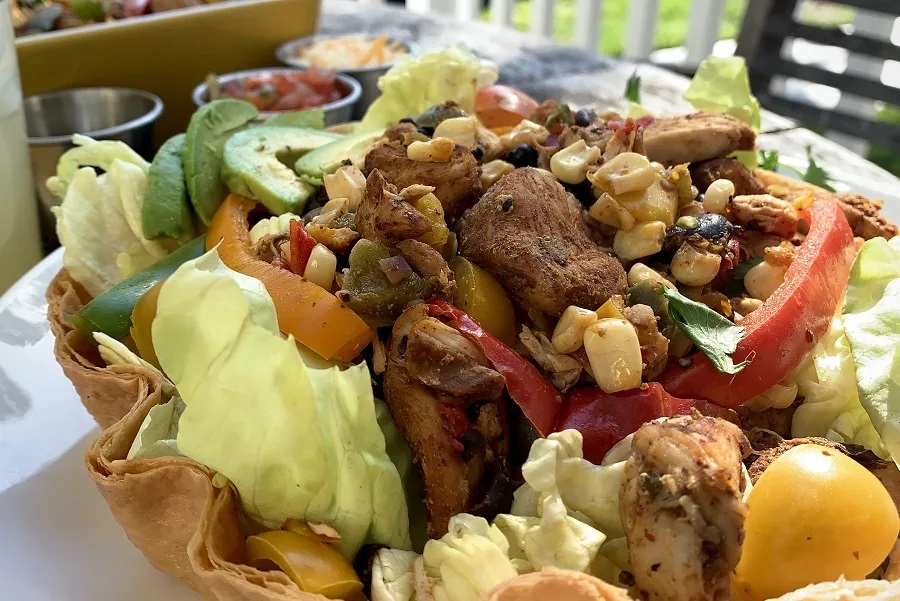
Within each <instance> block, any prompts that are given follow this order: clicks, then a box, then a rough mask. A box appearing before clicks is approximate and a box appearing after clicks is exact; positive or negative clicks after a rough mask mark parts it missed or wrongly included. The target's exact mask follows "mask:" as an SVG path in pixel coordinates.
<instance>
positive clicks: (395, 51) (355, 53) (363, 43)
mask: <svg viewBox="0 0 900 601" xmlns="http://www.w3.org/2000/svg"><path fill="white" fill-rule="evenodd" d="M407 53H408V50H407V48H406V47H405V46H404V45H403V44H401V43H399V42H395V41H391V40H389V39H388V38H387V36H385V35H378V36H374V37H373V36H367V35H354V36H344V37H340V38H323V39H319V40H316V41H314V42H312V43H311V44H309V45H307V46H303V47H301V48H299V49H298V51H297V57H296V58H297V60H298V61H300V62H302V63H304V64H306V65H308V66H310V67H317V68H320V69H335V70H341V69H356V68H361V67H375V66H379V65H387V64H390V63H393V62H394V61H395V60H396V59H397V58H398V57H400V56H404V55H406V54H407Z"/></svg>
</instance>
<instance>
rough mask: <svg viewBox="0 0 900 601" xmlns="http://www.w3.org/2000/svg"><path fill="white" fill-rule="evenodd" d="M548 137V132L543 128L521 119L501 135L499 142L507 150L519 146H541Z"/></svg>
mask: <svg viewBox="0 0 900 601" xmlns="http://www.w3.org/2000/svg"><path fill="white" fill-rule="evenodd" d="M549 136H550V132H549V131H547V128H545V127H544V126H542V125H538V124H537V123H535V122H534V121H529V120H528V119H523V120H522V121H519V123H518V125H516V126H515V127H514V128H512V130H511V131H509V132H508V133H505V134H503V135H501V136H500V142H501V143H502V144H503V147H504V148H506V149H507V150H508V149H510V148H513V147H514V146H518V145H519V144H531V145H534V144H535V143H537V144H543V143H544V142H546V141H547V138H548V137H549Z"/></svg>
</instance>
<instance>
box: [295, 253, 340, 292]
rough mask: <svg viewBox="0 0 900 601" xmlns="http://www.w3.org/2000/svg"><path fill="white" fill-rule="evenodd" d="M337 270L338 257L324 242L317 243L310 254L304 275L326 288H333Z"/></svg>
mask: <svg viewBox="0 0 900 601" xmlns="http://www.w3.org/2000/svg"><path fill="white" fill-rule="evenodd" d="M336 270H337V257H336V256H334V253H333V252H331V251H330V250H329V249H328V247H327V246H325V245H324V244H316V246H315V247H314V248H313V249H312V252H311V253H310V254H309V262H308V263H307V264H306V269H305V270H304V271H303V277H304V278H306V279H307V280H309V281H310V282H312V283H313V284H318V285H319V286H321V287H322V288H324V289H325V290H331V285H332V283H333V282H334V273H335V271H336Z"/></svg>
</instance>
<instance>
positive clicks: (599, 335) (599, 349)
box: [584, 319, 642, 393]
mask: <svg viewBox="0 0 900 601" xmlns="http://www.w3.org/2000/svg"><path fill="white" fill-rule="evenodd" d="M584 350H585V352H586V353H587V356H588V360H589V361H590V363H591V373H592V374H593V376H594V379H595V380H597V385H598V386H600V388H601V389H602V390H603V392H606V393H613V392H620V391H622V390H631V389H632V388H637V387H638V386H640V385H641V369H642V362H641V343H640V342H639V341H638V336H637V330H635V329H634V326H633V325H631V324H630V323H629V322H628V321H627V320H624V319H601V320H599V321H598V322H597V323H595V324H593V325H591V326H588V329H587V330H585V332H584Z"/></svg>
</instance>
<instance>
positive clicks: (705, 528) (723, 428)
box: [619, 414, 749, 601]
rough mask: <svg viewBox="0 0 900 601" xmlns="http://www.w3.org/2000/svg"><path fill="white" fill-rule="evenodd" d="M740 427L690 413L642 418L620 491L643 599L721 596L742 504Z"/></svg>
mask: <svg viewBox="0 0 900 601" xmlns="http://www.w3.org/2000/svg"><path fill="white" fill-rule="evenodd" d="M748 450H749V445H748V444H747V439H746V438H744V435H743V434H742V433H741V431H740V429H739V428H738V427H737V426H735V425H734V424H732V423H729V422H726V421H724V420H720V419H716V418H712V417H701V416H699V414H695V415H694V416H682V417H675V418H669V419H661V420H657V421H654V422H650V423H647V424H644V425H643V426H642V427H641V428H640V429H639V430H638V431H637V432H636V433H635V435H634V439H633V441H632V443H631V457H630V458H629V459H628V462H627V463H626V464H625V476H624V480H623V482H622V490H621V494H620V498H619V511H620V513H621V515H622V522H623V524H624V526H625V536H626V539H627V541H628V553H629V556H630V558H631V566H632V570H633V575H634V580H635V586H636V587H637V589H638V591H640V594H641V597H642V598H643V599H646V600H648V601H726V600H727V599H730V586H731V573H732V571H733V570H734V567H735V566H736V565H737V562H738V559H740V554H741V541H742V538H743V524H744V517H745V516H746V514H747V507H746V505H745V504H744V502H743V501H742V500H741V496H742V492H741V491H742V474H741V459H742V458H743V456H744V454H745V452H746V451H748Z"/></svg>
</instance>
